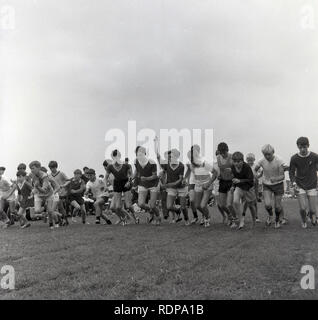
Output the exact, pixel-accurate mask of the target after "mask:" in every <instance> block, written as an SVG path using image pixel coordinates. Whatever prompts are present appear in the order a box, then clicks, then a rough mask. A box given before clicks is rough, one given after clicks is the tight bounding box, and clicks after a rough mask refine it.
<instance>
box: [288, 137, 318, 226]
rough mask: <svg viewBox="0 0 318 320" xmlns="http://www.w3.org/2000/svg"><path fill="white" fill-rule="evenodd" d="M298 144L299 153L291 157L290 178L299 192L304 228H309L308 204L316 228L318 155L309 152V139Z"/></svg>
mask: <svg viewBox="0 0 318 320" xmlns="http://www.w3.org/2000/svg"><path fill="white" fill-rule="evenodd" d="M296 143H297V147H298V149H299V152H298V153H296V154H295V155H293V156H292V157H291V160H290V166H289V177H290V181H291V183H292V184H293V186H294V187H295V190H296V192H297V198H298V203H299V209H300V216H301V219H302V227H303V228H307V223H306V208H307V203H308V208H309V217H310V219H311V223H312V225H314V226H315V225H316V224H317V215H316V201H317V169H318V155H317V154H316V153H314V152H311V151H309V150H308V148H309V140H308V138H306V137H300V138H298V139H297V142H296Z"/></svg>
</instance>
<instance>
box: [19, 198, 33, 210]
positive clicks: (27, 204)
mask: <svg viewBox="0 0 318 320" xmlns="http://www.w3.org/2000/svg"><path fill="white" fill-rule="evenodd" d="M20 207H21V208H22V209H27V208H33V207H34V199H33V198H31V199H25V198H23V200H22V201H20Z"/></svg>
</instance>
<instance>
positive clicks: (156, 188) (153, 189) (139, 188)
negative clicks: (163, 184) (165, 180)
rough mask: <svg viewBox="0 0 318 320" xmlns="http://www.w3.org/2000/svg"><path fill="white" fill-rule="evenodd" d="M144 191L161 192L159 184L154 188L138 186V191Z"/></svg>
mask: <svg viewBox="0 0 318 320" xmlns="http://www.w3.org/2000/svg"><path fill="white" fill-rule="evenodd" d="M143 191H150V192H159V186H156V187H152V188H145V187H143V186H138V193H139V192H143Z"/></svg>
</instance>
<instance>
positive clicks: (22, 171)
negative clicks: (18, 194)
mask: <svg viewBox="0 0 318 320" xmlns="http://www.w3.org/2000/svg"><path fill="white" fill-rule="evenodd" d="M25 176H26V172H25V171H24V170H18V172H17V177H25Z"/></svg>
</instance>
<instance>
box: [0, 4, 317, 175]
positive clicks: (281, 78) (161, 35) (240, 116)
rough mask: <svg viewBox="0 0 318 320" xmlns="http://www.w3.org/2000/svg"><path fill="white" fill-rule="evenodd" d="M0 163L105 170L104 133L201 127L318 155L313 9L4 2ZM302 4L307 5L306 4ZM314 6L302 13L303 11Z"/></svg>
mask: <svg viewBox="0 0 318 320" xmlns="http://www.w3.org/2000/svg"><path fill="white" fill-rule="evenodd" d="M0 4H1V5H2V6H3V5H6V4H9V5H11V6H12V7H13V8H14V9H15V29H14V30H9V31H8V30H0V41H1V42H0V44H1V47H0V49H1V51H0V54H1V60H0V68H1V69H0V76H1V80H0V81H1V82H0V90H1V92H0V93H1V94H0V99H1V100H0V117H1V118H0V126H1V127H0V132H1V136H0V138H1V139H0V143H1V151H0V165H4V166H6V167H7V168H8V173H7V174H8V175H9V176H13V174H14V172H15V168H16V166H17V164H18V163H19V162H26V163H29V162H30V161H31V160H35V159H38V160H40V161H42V162H43V164H44V165H47V163H48V161H49V160H53V159H54V160H57V161H58V162H59V163H60V168H61V170H63V171H66V173H68V174H71V173H72V172H73V169H76V168H82V167H83V166H84V165H87V166H89V167H94V168H95V169H96V170H97V171H98V172H100V173H102V172H103V168H102V166H101V163H102V162H103V160H104V157H105V150H106V147H107V143H106V142H105V134H106V132H107V131H108V130H109V129H111V128H118V129H123V130H125V131H127V122H128V120H136V121H137V129H142V128H145V127H148V128H152V129H154V130H156V131H157V132H158V130H159V129H162V128H167V129H169V128H177V129H181V128H189V129H192V128H202V129H205V128H210V129H214V145H215V146H216V144H217V143H218V142H221V141H226V142H227V143H228V144H229V147H230V150H231V151H232V152H233V151H237V150H240V151H242V152H243V153H247V152H254V153H255V154H256V155H257V157H258V158H259V157H260V156H261V153H260V150H261V147H262V145H264V144H265V143H271V144H273V145H274V147H275V148H276V150H277V154H279V155H280V156H281V157H283V158H284V159H285V160H286V161H287V162H288V161H289V158H290V156H291V155H292V154H293V153H294V152H296V145H295V140H296V138H297V137H298V136H300V135H305V136H308V137H309V138H310V140H311V145H312V150H313V151H317V152H318V137H317V136H318V133H317V119H318V108H317V101H318V99H317V98H318V90H317V83H318V81H317V80H318V62H317V60H318V32H317V28H318V20H317V21H316V19H318V5H317V3H316V2H314V1H300V0H299V1H297V0H289V1H286V0H253V1H252V0H244V1H243V0H241V1H240V0H233V1H232V0H226V1H224V0H222V1H221V0H220V1H216V0H151V1H150V0H108V1H105V0H103V1H102V0H91V1H87V0H68V1H63V2H61V1H56V0H20V1H18V0H11V1H10V0H7V1H3V0H2V1H0ZM310 6H311V7H310ZM310 8H311V9H312V10H311V9H310Z"/></svg>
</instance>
